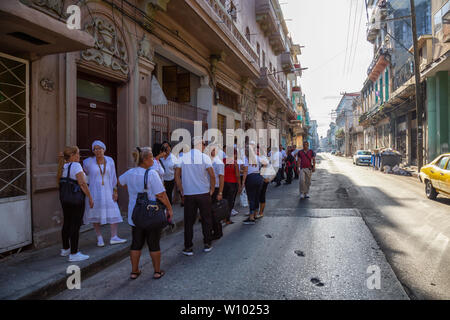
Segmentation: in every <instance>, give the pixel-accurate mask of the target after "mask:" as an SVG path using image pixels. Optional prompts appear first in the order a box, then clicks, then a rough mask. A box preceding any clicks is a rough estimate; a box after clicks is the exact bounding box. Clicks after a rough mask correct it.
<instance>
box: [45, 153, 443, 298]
mask: <svg viewBox="0 0 450 320" xmlns="http://www.w3.org/2000/svg"><path fill="white" fill-rule="evenodd" d="M318 159H319V163H318V170H317V172H316V174H315V175H314V177H313V184H312V190H311V198H310V199H307V200H302V201H300V199H299V196H298V180H294V182H293V184H292V185H282V186H280V187H278V188H276V187H274V186H271V187H270V188H269V190H268V193H267V197H268V202H267V208H266V213H265V217H264V218H263V219H262V220H259V221H258V222H257V224H256V225H255V226H246V225H243V224H242V223H241V221H242V220H243V219H244V217H245V215H244V213H245V209H241V210H240V214H239V215H238V216H237V217H235V218H234V221H235V222H236V223H235V224H233V225H230V226H227V227H225V228H224V237H223V238H222V239H221V240H219V241H217V242H215V243H213V246H214V249H213V251H212V252H211V253H208V254H205V253H203V252H202V250H201V249H202V247H203V246H202V239H201V231H200V228H199V227H200V226H199V224H197V226H196V230H195V242H194V244H195V246H194V253H195V254H194V256H193V257H185V256H183V255H182V254H181V250H182V248H183V232H182V231H180V232H178V233H175V234H173V235H171V236H169V237H167V238H164V239H163V240H162V241H161V245H162V255H163V261H162V268H163V269H164V270H165V271H166V275H165V276H164V278H163V279H162V280H152V276H153V268H152V266H151V262H150V259H149V256H148V252H147V251H146V249H144V251H143V253H144V255H143V256H144V258H143V259H142V260H141V266H142V270H143V274H142V275H141V277H140V278H139V279H138V280H136V281H131V280H129V272H130V263H129V260H128V259H124V260H122V261H121V262H119V263H117V264H115V265H112V266H110V267H108V268H106V269H104V270H103V271H101V272H99V273H98V274H96V275H94V276H92V277H90V278H88V279H85V280H83V281H82V285H81V290H73V291H69V290H66V291H64V292H62V293H60V294H59V295H57V296H54V297H53V299H152V300H153V299H200V300H202V299H207V300H208V299H219V300H222V299H223V300H227V299H237V300H241V299H242V300H247V299H276V300H278V299H279V300H284V299H287V300H296V299H408V298H413V299H414V298H420V299H448V298H449V297H450V281H449V279H448V276H447V275H448V272H449V271H450V270H449V263H448V262H449V258H450V254H449V250H448V249H447V245H448V237H449V236H450V215H449V211H450V210H449V205H450V201H449V200H448V199H440V198H438V201H435V202H433V201H430V200H428V199H426V198H425V196H424V192H423V186H422V185H421V184H420V183H418V182H417V181H416V180H415V179H414V178H410V177H398V176H389V175H385V174H382V173H379V172H374V171H372V169H371V168H367V167H355V166H353V165H352V161H351V159H345V158H340V157H335V156H331V155H328V154H320V155H319V157H318ZM374 266H375V268H379V270H380V275H381V277H380V289H377V288H373V287H371V288H369V287H370V286H368V279H369V277H371V272H372V271H369V272H368V269H370V268H373V267H374Z"/></svg>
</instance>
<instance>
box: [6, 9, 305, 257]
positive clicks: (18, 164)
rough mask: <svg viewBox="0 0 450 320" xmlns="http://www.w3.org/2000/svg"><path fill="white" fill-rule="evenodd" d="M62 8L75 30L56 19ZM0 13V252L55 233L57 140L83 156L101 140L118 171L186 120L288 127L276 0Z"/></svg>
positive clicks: (288, 73) (291, 81) (293, 66)
mask: <svg viewBox="0 0 450 320" xmlns="http://www.w3.org/2000/svg"><path fill="white" fill-rule="evenodd" d="M71 4H76V5H78V6H79V8H80V13H81V15H80V19H81V21H80V22H81V23H80V26H81V30H76V29H75V30H72V29H69V28H68V27H67V24H66V22H67V19H68V17H69V16H70V14H68V13H67V8H68V6H69V5H71ZM0 17H1V19H0V25H1V28H0V30H1V31H0V43H1V46H0V66H1V67H0V68H1V69H0V75H1V77H2V78H1V81H0V82H1V85H0V86H1V94H0V120H1V121H0V123H1V125H2V127H1V128H0V130H1V137H0V149H1V151H2V156H1V157H2V158H1V161H0V181H1V182H0V252H4V251H8V250H12V249H15V248H19V247H23V246H26V245H29V244H33V245H34V246H35V247H44V246H48V245H50V244H53V243H56V242H58V241H59V238H60V228H61V225H62V210H61V207H60V204H59V199H58V189H57V184H56V172H57V163H58V154H59V153H60V151H62V150H63V149H64V147H65V146H66V145H78V146H79V148H80V151H81V155H82V158H85V157H87V156H90V155H91V152H90V146H91V143H92V141H94V140H96V139H100V140H102V141H104V142H105V144H106V145H107V150H106V154H107V155H108V156H111V157H112V158H113V159H114V160H115V163H116V167H117V171H118V173H119V174H120V173H122V172H124V171H126V170H127V169H129V168H130V167H133V166H134V164H133V160H132V156H131V154H132V152H133V150H134V149H135V148H136V146H143V145H153V144H154V143H158V142H162V141H163V140H171V137H172V133H173V131H174V130H175V129H177V128H185V129H187V130H189V131H190V132H191V133H192V134H194V122H195V121H200V122H201V123H202V129H203V130H205V129H207V128H218V129H220V130H221V131H222V132H223V133H224V136H225V133H226V132H225V130H226V129H235V128H242V129H249V128H254V129H262V128H264V129H280V137H279V138H280V140H283V139H284V140H285V141H286V142H289V139H291V140H292V137H293V131H294V129H295V128H296V126H298V123H296V122H295V120H296V119H297V106H295V105H294V104H293V99H292V92H293V91H292V87H295V86H298V85H299V83H298V81H299V80H298V78H299V77H300V76H301V68H300V65H299V63H298V60H297V56H298V55H299V54H300V53H301V52H300V46H298V45H295V44H293V42H292V40H291V39H290V38H289V37H288V30H287V27H286V23H285V21H284V18H283V15H282V12H281V9H280V5H279V2H278V1H276V0H274V1H272V0H248V1H247V0H246V1H244V0H241V1H224V0H195V1H184V0H135V1H115V0H104V1H83V2H79V1H62V0H61V1H42V0H20V1H19V0H11V1H2V2H1V3H0ZM175 142H176V141H175ZM119 197H120V200H119V206H120V207H121V209H122V210H123V211H126V206H127V201H126V200H127V195H126V192H124V191H123V190H120V194H119Z"/></svg>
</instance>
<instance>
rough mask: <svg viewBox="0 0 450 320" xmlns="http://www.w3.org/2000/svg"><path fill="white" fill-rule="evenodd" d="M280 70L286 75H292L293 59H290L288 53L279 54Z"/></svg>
mask: <svg viewBox="0 0 450 320" xmlns="http://www.w3.org/2000/svg"><path fill="white" fill-rule="evenodd" d="M281 68H282V69H283V71H284V73H286V74H288V73H292V69H294V68H295V65H294V59H292V55H291V53H290V52H284V53H282V54H281Z"/></svg>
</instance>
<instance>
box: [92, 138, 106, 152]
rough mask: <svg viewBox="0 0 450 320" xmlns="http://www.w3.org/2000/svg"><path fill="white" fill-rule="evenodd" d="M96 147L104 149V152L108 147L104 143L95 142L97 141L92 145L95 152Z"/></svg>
mask: <svg viewBox="0 0 450 320" xmlns="http://www.w3.org/2000/svg"><path fill="white" fill-rule="evenodd" d="M95 146H99V147H100V148H103V150H105V151H106V146H105V144H104V143H103V142H101V141H100V140H95V141H94V142H93V143H92V151H94V147H95Z"/></svg>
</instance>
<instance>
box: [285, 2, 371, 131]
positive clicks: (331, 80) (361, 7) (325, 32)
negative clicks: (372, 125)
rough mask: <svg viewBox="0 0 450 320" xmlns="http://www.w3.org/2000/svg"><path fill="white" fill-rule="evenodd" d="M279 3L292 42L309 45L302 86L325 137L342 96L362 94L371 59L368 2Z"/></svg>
mask: <svg viewBox="0 0 450 320" xmlns="http://www.w3.org/2000/svg"><path fill="white" fill-rule="evenodd" d="M279 1H280V4H281V8H282V10H283V14H284V18H285V19H286V20H288V21H286V23H287V26H288V29H289V31H290V33H291V36H292V39H293V41H294V43H295V44H300V45H302V46H305V48H302V55H300V56H299V60H300V63H301V65H302V67H303V68H308V70H304V71H303V76H302V78H301V79H300V85H301V87H302V90H303V93H304V94H305V95H306V102H307V104H308V109H309V112H310V117H311V120H317V122H318V125H319V129H318V132H319V137H320V136H326V133H327V130H328V128H329V124H330V122H331V111H332V110H335V109H336V107H337V105H338V103H339V101H340V99H341V97H342V96H341V93H343V92H359V91H361V89H362V86H363V82H364V81H365V80H366V78H367V68H368V67H369V65H370V63H371V61H372V57H373V46H372V44H371V43H369V42H368V41H367V40H366V28H367V15H366V8H365V4H364V0H279ZM350 12H351V15H350ZM349 17H350V19H349ZM290 19H292V21H290ZM358 26H359V28H358ZM349 27H350V28H349ZM352 39H353V41H352Z"/></svg>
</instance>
